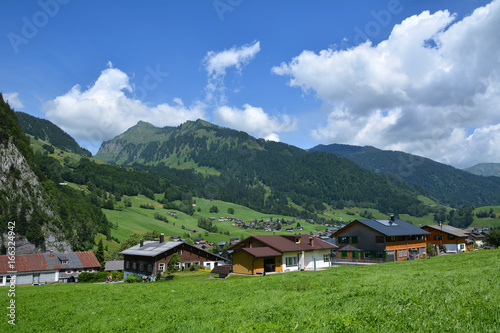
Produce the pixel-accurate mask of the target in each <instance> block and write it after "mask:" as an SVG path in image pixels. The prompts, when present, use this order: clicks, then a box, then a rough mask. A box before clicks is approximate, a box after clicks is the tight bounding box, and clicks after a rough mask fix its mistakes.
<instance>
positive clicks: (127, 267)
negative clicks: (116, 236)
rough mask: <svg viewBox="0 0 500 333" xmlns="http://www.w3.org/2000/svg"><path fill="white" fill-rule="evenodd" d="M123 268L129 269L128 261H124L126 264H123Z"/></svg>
mask: <svg viewBox="0 0 500 333" xmlns="http://www.w3.org/2000/svg"><path fill="white" fill-rule="evenodd" d="M125 268H126V269H129V268H130V261H126V262H125Z"/></svg>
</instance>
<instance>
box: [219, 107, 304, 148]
mask: <svg viewBox="0 0 500 333" xmlns="http://www.w3.org/2000/svg"><path fill="white" fill-rule="evenodd" d="M214 117H215V120H216V121H217V122H218V123H221V124H223V125H225V126H228V127H231V128H234V129H237V130H240V131H245V132H248V133H251V134H253V135H256V136H258V137H261V138H264V139H266V140H271V141H279V134H278V133H280V132H288V131H293V130H295V129H296V128H297V122H296V120H294V119H292V118H290V117H289V116H287V115H282V116H280V117H278V116H270V115H268V114H267V113H265V112H264V110H263V109H262V108H259V107H254V106H251V105H249V104H245V105H243V109H238V108H234V107H229V106H221V107H218V108H217V109H216V110H215V111H214Z"/></svg>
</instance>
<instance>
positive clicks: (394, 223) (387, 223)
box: [375, 220, 398, 227]
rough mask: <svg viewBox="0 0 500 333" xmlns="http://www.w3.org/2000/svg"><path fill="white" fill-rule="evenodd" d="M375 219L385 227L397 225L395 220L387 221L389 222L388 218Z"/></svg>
mask: <svg viewBox="0 0 500 333" xmlns="http://www.w3.org/2000/svg"><path fill="white" fill-rule="evenodd" d="M375 221H377V222H378V223H380V224H382V225H384V226H386V227H397V226H398V225H397V224H396V222H392V223H389V222H390V221H389V220H375Z"/></svg>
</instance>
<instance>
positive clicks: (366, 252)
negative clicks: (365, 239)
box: [365, 251, 370, 259]
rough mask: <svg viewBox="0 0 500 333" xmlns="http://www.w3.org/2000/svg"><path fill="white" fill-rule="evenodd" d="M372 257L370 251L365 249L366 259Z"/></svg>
mask: <svg viewBox="0 0 500 333" xmlns="http://www.w3.org/2000/svg"><path fill="white" fill-rule="evenodd" d="M368 258H370V251H365V259H368Z"/></svg>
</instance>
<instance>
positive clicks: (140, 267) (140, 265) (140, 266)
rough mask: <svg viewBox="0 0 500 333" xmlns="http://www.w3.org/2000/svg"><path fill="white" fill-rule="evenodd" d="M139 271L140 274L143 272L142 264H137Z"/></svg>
mask: <svg viewBox="0 0 500 333" xmlns="http://www.w3.org/2000/svg"><path fill="white" fill-rule="evenodd" d="M139 271H141V272H143V271H144V264H139Z"/></svg>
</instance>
